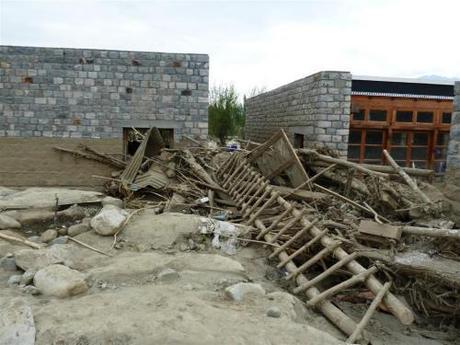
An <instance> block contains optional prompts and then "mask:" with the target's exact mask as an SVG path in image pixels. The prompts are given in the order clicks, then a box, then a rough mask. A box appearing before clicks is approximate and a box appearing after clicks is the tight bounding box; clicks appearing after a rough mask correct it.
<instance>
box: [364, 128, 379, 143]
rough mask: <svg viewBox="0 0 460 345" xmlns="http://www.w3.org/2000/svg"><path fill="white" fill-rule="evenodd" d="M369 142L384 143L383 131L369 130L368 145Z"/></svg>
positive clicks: (367, 135) (367, 134)
mask: <svg viewBox="0 0 460 345" xmlns="http://www.w3.org/2000/svg"><path fill="white" fill-rule="evenodd" d="M367 144H380V145H382V144H383V131H367V133H366V145H367Z"/></svg>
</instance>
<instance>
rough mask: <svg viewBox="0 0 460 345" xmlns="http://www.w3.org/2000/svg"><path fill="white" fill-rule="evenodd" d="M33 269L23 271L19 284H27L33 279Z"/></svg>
mask: <svg viewBox="0 0 460 345" xmlns="http://www.w3.org/2000/svg"><path fill="white" fill-rule="evenodd" d="M35 273H36V271H35V270H28V271H25V272H24V274H23V275H22V277H21V285H29V284H31V283H32V281H33V280H34V275H35Z"/></svg>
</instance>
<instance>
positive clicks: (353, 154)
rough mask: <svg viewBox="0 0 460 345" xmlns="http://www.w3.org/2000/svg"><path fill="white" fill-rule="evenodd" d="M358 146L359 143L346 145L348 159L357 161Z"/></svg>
mask: <svg viewBox="0 0 460 345" xmlns="http://www.w3.org/2000/svg"><path fill="white" fill-rule="evenodd" d="M360 148H361V147H360V146H359V145H348V159H350V160H358V161H359V153H360Z"/></svg>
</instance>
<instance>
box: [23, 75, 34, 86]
mask: <svg viewBox="0 0 460 345" xmlns="http://www.w3.org/2000/svg"><path fill="white" fill-rule="evenodd" d="M23 82H24V83H26V84H32V83H33V82H34V79H33V78H32V77H24V79H23Z"/></svg>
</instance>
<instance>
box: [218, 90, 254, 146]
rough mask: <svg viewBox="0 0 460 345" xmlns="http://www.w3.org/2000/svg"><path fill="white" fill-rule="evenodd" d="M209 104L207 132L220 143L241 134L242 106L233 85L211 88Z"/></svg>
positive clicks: (242, 125) (242, 123) (242, 127)
mask: <svg viewBox="0 0 460 345" xmlns="http://www.w3.org/2000/svg"><path fill="white" fill-rule="evenodd" d="M210 98H211V100H210V104H209V133H210V134H211V135H213V136H215V137H217V138H218V139H219V141H220V143H221V144H222V145H225V141H226V140H227V139H228V138H229V137H232V136H242V134H243V130H244V122H245V117H244V108H243V104H242V103H241V101H240V100H239V97H238V93H237V92H236V91H235V87H234V86H233V85H230V86H220V87H214V88H213V89H211V97H210Z"/></svg>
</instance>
